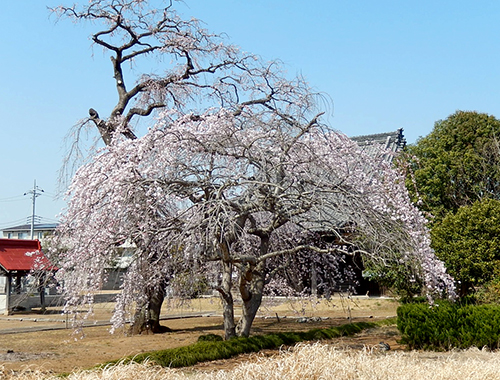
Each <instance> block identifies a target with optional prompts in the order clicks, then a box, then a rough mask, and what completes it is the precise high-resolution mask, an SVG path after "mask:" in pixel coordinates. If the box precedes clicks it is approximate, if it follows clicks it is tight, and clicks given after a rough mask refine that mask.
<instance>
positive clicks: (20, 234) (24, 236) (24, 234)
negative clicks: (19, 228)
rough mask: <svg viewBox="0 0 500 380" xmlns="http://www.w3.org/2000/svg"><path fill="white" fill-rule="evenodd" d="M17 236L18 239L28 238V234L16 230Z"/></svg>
mask: <svg viewBox="0 0 500 380" xmlns="http://www.w3.org/2000/svg"><path fill="white" fill-rule="evenodd" d="M17 238H18V239H27V238H28V234H27V233H26V232H18V233H17Z"/></svg>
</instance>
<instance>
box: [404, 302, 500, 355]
mask: <svg viewBox="0 0 500 380" xmlns="http://www.w3.org/2000/svg"><path fill="white" fill-rule="evenodd" d="M397 313H398V319H397V325H398V329H399V331H400V332H401V338H402V339H401V342H402V343H404V344H407V345H408V346H409V348H410V349H427V350H449V349H451V348H462V349H464V348H469V347H480V348H481V347H488V348H490V349H497V348H499V347H500V306H498V305H459V304H450V303H447V302H443V303H441V304H439V305H434V306H429V305H428V304H427V305H425V304H406V305H401V306H400V307H399V308H398V312H397Z"/></svg>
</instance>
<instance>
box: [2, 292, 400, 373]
mask: <svg viewBox="0 0 500 380" xmlns="http://www.w3.org/2000/svg"><path fill="white" fill-rule="evenodd" d="M397 306H398V303H397V302H396V301H394V300H392V299H389V298H368V297H354V298H345V297H339V296H337V297H334V298H333V299H332V300H331V301H329V302H325V301H321V302H319V301H314V302H312V301H309V300H293V301H289V300H266V301H265V302H264V305H263V307H262V308H261V311H260V313H259V315H258V317H257V318H256V320H255V322H254V325H253V330H252V333H253V334H262V333H269V332H277V331H299V330H310V329H312V328H316V327H321V328H327V327H331V326H337V325H340V324H344V323H348V322H349V319H350V320H352V321H354V322H358V321H375V320H380V319H381V318H387V317H393V316H395V315H396V309H397ZM112 310H113V304H112V303H103V304H97V305H96V307H95V312H94V315H93V316H92V317H91V318H89V320H88V321H87V323H86V327H84V328H83V329H82V331H74V330H73V329H72V327H71V323H70V322H69V321H67V320H66V318H65V316H63V315H62V314H61V312H60V309H59V308H50V309H49V310H48V311H47V312H46V313H45V314H41V313H40V312H39V311H37V310H33V311H32V312H30V313H27V312H25V313H15V314H13V315H10V316H0V365H2V366H3V367H4V368H5V369H7V370H15V371H17V370H21V369H24V370H26V369H41V370H44V371H47V372H52V373H62V372H71V371H73V370H75V369H80V368H89V367H92V366H94V365H97V364H100V363H103V362H106V361H109V360H115V359H120V358H123V357H125V356H128V355H134V354H139V353H142V352H148V351H154V350H161V349H166V348H173V347H179V346H185V345H188V344H191V343H194V342H196V341H197V339H198V337H199V336H200V335H204V334H208V333H212V334H219V335H223V327H222V317H221V311H222V310H221V308H220V302H219V300H218V299H217V298H204V299H196V300H192V301H191V302H189V303H186V302H182V303H180V302H177V301H169V302H166V303H165V305H164V308H163V309H162V316H163V317H164V320H163V321H162V324H163V325H165V326H168V327H169V328H170V329H172V330H173V331H172V332H170V333H165V334H143V335H136V336H128V335H127V334H126V330H125V329H123V330H121V331H117V332H115V333H114V334H110V333H109V329H110V325H109V324H108V323H107V321H109V318H110V315H111V313H112ZM304 317H305V318H306V319H305V321H304ZM311 317H322V319H321V321H313V320H311V319H312V318H311ZM308 318H311V319H308ZM398 339H399V335H398V332H397V329H396V328H395V327H393V326H389V327H381V328H377V329H371V330H368V331H365V332H363V333H361V334H358V335H357V336H355V337H343V338H339V339H337V340H335V341H332V342H331V344H334V345H336V346H339V347H350V348H354V349H370V348H373V347H375V346H376V345H378V343H379V342H381V341H384V342H386V343H388V344H389V345H390V346H391V349H392V350H400V349H403V348H402V347H401V346H400V345H399V344H398V343H397V340H398ZM272 354H273V352H272V351H268V352H264V353H261V355H272ZM247 357H248V356H242V357H239V358H235V359H230V360H222V361H217V362H210V363H200V364H199V365H198V366H197V367H199V368H206V367H210V368H211V369H215V368H229V367H231V366H233V365H234V364H235V363H237V362H238V361H240V360H245V359H246V358H247Z"/></svg>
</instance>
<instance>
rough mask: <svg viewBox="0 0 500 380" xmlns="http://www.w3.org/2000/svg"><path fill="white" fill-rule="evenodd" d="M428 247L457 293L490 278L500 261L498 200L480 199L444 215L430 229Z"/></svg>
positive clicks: (485, 281) (499, 212)
mask: <svg viewBox="0 0 500 380" xmlns="http://www.w3.org/2000/svg"><path fill="white" fill-rule="evenodd" d="M431 236H432V247H433V248H434V250H435V251H436V255H437V257H439V258H440V259H441V260H443V261H444V262H445V263H446V267H447V270H448V272H449V273H450V274H451V275H452V276H453V277H454V278H455V280H456V281H458V282H459V286H458V288H459V289H460V293H461V295H465V294H467V293H469V292H470V290H472V289H473V288H474V287H477V286H479V285H483V284H485V283H487V282H489V281H491V280H492V279H493V278H494V277H495V276H496V275H498V268H499V264H500V201H497V200H493V199H484V200H482V201H478V202H476V203H474V204H473V205H472V206H464V207H461V208H460V209H459V210H458V211H457V212H456V214H451V213H450V214H448V215H447V216H446V217H445V218H444V219H443V220H442V221H441V222H440V223H436V224H435V225H434V226H433V228H432V231H431Z"/></svg>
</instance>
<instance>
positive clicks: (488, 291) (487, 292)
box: [475, 277, 500, 304]
mask: <svg viewBox="0 0 500 380" xmlns="http://www.w3.org/2000/svg"><path fill="white" fill-rule="evenodd" d="M475 296H476V299H477V302H478V303H482V304H488V303H497V304H500V277H495V278H494V279H493V280H491V281H490V282H488V283H487V284H485V285H484V286H482V287H481V288H479V290H478V291H477V292H476V294H475Z"/></svg>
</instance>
